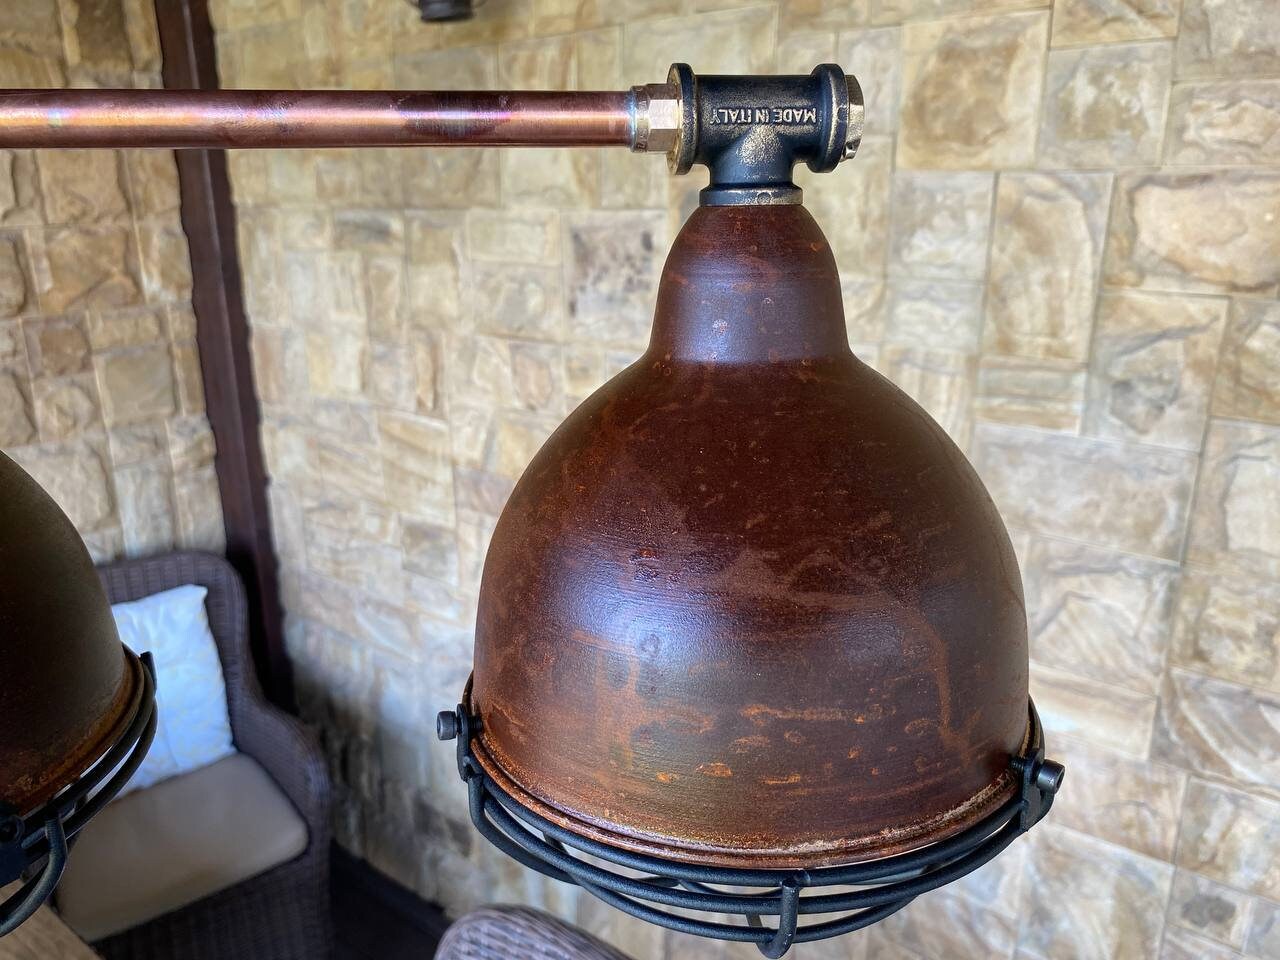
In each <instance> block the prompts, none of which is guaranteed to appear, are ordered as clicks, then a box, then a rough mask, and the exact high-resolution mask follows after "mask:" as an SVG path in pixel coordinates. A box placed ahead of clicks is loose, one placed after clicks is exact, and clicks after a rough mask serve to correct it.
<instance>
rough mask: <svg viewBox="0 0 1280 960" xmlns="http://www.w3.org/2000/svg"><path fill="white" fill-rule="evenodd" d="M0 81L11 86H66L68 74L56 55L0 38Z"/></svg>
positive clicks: (42, 87)
mask: <svg viewBox="0 0 1280 960" xmlns="http://www.w3.org/2000/svg"><path fill="white" fill-rule="evenodd" d="M0 83H3V84H4V85H5V86H6V87H11V88H28V87H31V88H40V89H44V88H52V87H63V86H66V74H65V72H64V70H63V66H62V64H61V63H60V62H59V60H58V59H57V58H56V57H53V56H47V55H41V54H38V53H33V52H31V51H29V50H26V49H23V48H22V47H21V46H18V45H17V44H14V43H13V42H12V41H8V42H6V41H4V40H3V39H0Z"/></svg>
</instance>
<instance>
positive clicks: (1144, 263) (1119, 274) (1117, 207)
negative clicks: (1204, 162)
mask: <svg viewBox="0 0 1280 960" xmlns="http://www.w3.org/2000/svg"><path fill="white" fill-rule="evenodd" d="M1277 222H1280V174H1275V173H1272V172H1270V171H1267V172H1256V173H1254V172H1243V171H1242V172H1234V171H1221V172H1206V173H1151V174H1141V173H1139V174H1125V175H1122V176H1120V177H1119V178H1117V182H1116V192H1115V200H1114V209H1113V212H1112V216H1111V225H1110V228H1109V237H1108V246H1107V260H1106V266H1105V268H1104V277H1105V281H1106V282H1107V283H1108V284H1111V285H1114V286H1122V287H1149V288H1153V289H1158V290H1198V291H1206V292H1215V291H1231V292H1236V291H1239V292H1256V293H1267V292H1274V291H1275V289H1276V285H1277V283H1278V282H1280V233H1278V232H1277V229H1276V227H1275V224H1276V223H1277Z"/></svg>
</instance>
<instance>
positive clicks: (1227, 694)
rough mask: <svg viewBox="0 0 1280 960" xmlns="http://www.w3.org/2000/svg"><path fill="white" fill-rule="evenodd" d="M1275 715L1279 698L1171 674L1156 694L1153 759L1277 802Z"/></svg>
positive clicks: (1279, 773)
mask: <svg viewBox="0 0 1280 960" xmlns="http://www.w3.org/2000/svg"><path fill="white" fill-rule="evenodd" d="M1278 714H1280V695H1276V694H1268V693H1263V692H1261V691H1257V690H1252V689H1250V688H1248V687H1242V686H1239V685H1237V684H1234V683H1226V682H1225V681H1222V680H1215V679H1213V678H1212V677H1202V676H1200V675H1198V674H1194V673H1187V672H1185V671H1183V670H1177V669H1175V670H1171V671H1170V672H1169V675H1168V676H1167V677H1166V679H1165V685H1164V689H1163V690H1162V691H1161V693H1160V711H1159V714H1158V715H1157V717H1156V727H1155V736H1154V738H1153V739H1152V747H1151V751H1152V755H1153V756H1155V757H1156V758H1157V759H1160V760H1163V761H1165V762H1167V763H1174V764H1177V765H1178V766H1180V767H1183V768H1184V769H1187V770H1191V771H1193V772H1195V773H1199V774H1202V775H1206V776H1210V777H1222V778H1228V779H1230V780H1232V781H1234V782H1236V783H1238V784H1241V785H1243V786H1245V787H1246V788H1248V789H1251V790H1254V791H1256V792H1258V793H1261V794H1267V795H1269V796H1271V797H1272V798H1275V799H1280V759H1277V757H1276V751H1275V717H1276V716H1277V715H1278Z"/></svg>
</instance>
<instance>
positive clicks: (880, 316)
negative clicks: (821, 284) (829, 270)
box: [840, 277, 886, 345]
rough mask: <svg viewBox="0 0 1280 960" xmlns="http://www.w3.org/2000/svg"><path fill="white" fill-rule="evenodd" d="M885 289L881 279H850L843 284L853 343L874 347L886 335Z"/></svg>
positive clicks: (845, 314)
mask: <svg viewBox="0 0 1280 960" xmlns="http://www.w3.org/2000/svg"><path fill="white" fill-rule="evenodd" d="M885 288H886V284H885V282H884V281H883V280H881V279H880V278H878V277H874V278H873V277H847V278H845V280H844V281H843V282H842V283H841V284H840V292H841V294H842V295H843V296H842V299H843V301H844V322H845V328H846V329H847V330H848V332H849V341H850V342H851V343H866V344H868V345H869V344H871V343H873V342H878V341H879V340H880V339H881V338H882V337H883V336H884V330H885Z"/></svg>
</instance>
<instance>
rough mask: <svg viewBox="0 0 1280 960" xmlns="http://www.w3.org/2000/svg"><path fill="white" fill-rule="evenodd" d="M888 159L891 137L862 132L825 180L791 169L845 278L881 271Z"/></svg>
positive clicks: (890, 158)
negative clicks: (852, 154) (852, 153)
mask: <svg viewBox="0 0 1280 960" xmlns="http://www.w3.org/2000/svg"><path fill="white" fill-rule="evenodd" d="M892 165H893V141H892V140H890V139H888V138H886V137H868V138H867V139H865V140H863V141H862V146H861V148H860V149H859V150H858V159H857V161H856V162H854V163H847V164H841V165H840V166H839V167H837V168H836V170H835V172H834V173H829V174H823V175H822V179H826V180H828V181H829V183H819V182H818V180H819V176H818V175H817V174H812V173H810V172H809V171H808V170H807V169H798V170H796V183H797V184H798V185H799V186H800V187H801V188H809V189H807V190H806V193H805V204H806V206H807V207H808V208H809V210H810V212H811V213H812V214H813V218H814V219H815V220H817V221H818V225H819V226H820V227H821V228H822V232H823V233H824V234H825V235H826V237H827V242H828V243H830V244H831V252H832V253H833V254H834V255H835V258H836V262H837V263H838V264H839V265H840V272H841V275H842V276H844V277H846V278H849V277H851V276H855V275H857V276H879V275H880V274H882V273H883V272H884V269H885V256H886V251H887V249H888V247H889V197H890V189H891V183H892V180H893V175H892ZM686 179H691V178H686ZM704 182H705V181H704ZM828 187H834V189H828Z"/></svg>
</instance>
